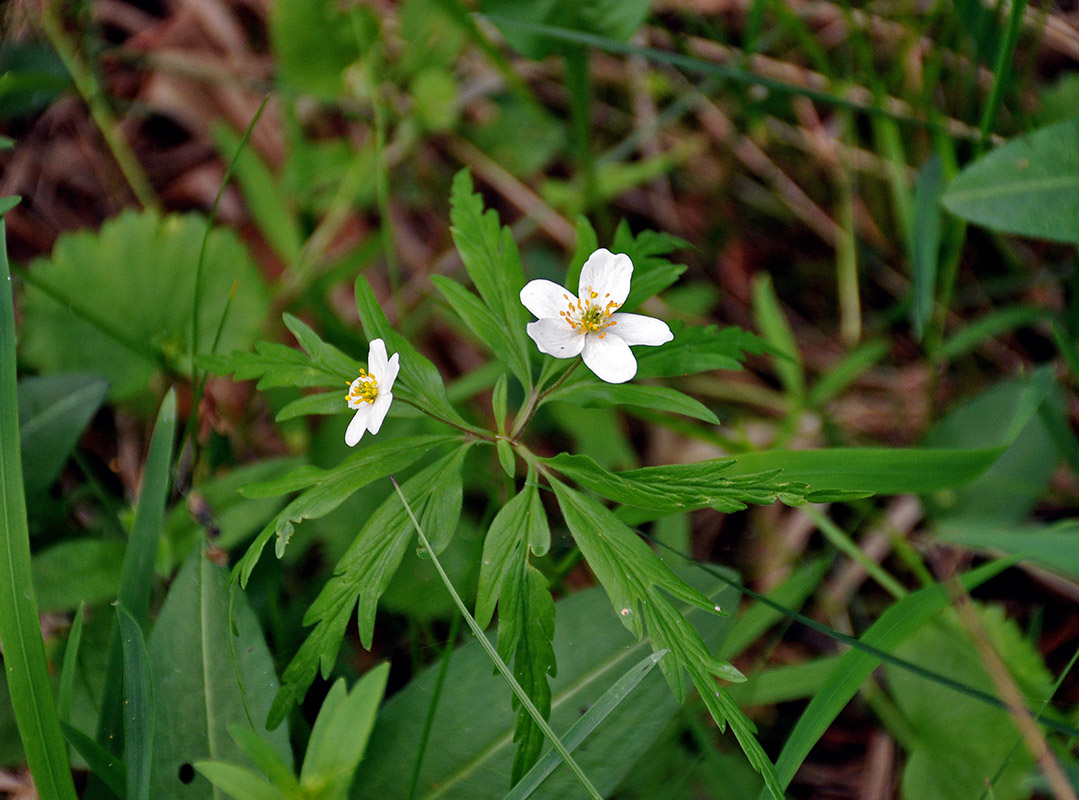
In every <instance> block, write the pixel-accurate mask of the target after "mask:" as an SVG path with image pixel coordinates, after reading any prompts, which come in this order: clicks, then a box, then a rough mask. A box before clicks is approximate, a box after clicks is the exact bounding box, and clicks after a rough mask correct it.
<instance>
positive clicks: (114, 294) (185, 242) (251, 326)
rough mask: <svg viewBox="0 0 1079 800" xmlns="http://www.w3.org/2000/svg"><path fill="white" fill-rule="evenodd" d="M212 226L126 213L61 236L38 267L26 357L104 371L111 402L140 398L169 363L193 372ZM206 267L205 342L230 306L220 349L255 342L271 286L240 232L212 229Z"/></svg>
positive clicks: (26, 322)
mask: <svg viewBox="0 0 1079 800" xmlns="http://www.w3.org/2000/svg"><path fill="white" fill-rule="evenodd" d="M205 230H206V222H205V220H204V219H202V218H201V217H199V216H198V215H196V214H185V215H182V216H181V215H169V216H166V217H163V218H162V217H159V216H157V215H156V214H154V213H152V212H149V211H144V212H134V211H127V212H124V213H123V214H120V216H118V217H114V218H113V219H111V220H109V221H108V222H106V223H105V224H104V225H102V227H101V229H100V230H99V231H97V232H91V231H79V232H77V233H69V234H65V235H63V236H61V237H60V238H59V239H58V240H57V242H56V244H55V246H54V247H53V252H52V256H51V257H50V258H48V259H39V260H38V261H36V262H34V264H33V265H31V268H30V271H31V273H32V274H33V281H32V282H29V283H28V284H27V287H26V297H25V301H24V303H23V307H22V311H23V315H24V317H23V326H22V333H23V341H22V347H23V356H24V357H25V358H26V360H27V362H28V363H30V364H31V365H33V366H34V367H35V368H37V369H38V370H39V371H40V372H43V373H51V372H92V373H95V374H98V375H103V376H105V377H106V378H108V379H109V382H110V390H109V396H110V398H112V399H113V400H136V399H137V400H140V401H142V402H146V401H147V400H148V399H149V398H150V396H151V395H150V392H151V383H152V379H153V378H154V376H155V375H158V374H159V373H160V371H161V366H162V364H163V363H168V364H169V365H170V366H171V368H173V369H177V370H181V371H184V372H187V371H189V370H190V369H191V365H190V362H189V359H188V356H189V354H190V351H191V324H192V319H191V316H192V304H193V302H194V297H195V273H196V270H195V269H194V265H195V264H196V263H197V262H198V259H199V248H200V245H201V243H202V238H203V234H204V232H205ZM202 273H203V274H202V286H201V291H200V298H201V300H200V303H201V307H200V309H199V332H198V333H199V343H200V346H202V347H205V348H207V349H208V348H209V345H210V343H211V342H213V341H214V338H215V335H216V333H217V328H218V325H219V323H220V322H221V319H222V316H223V314H224V312H225V307H226V305H228V307H229V313H228V317H227V319H226V320H225V325H224V328H223V330H222V332H221V338H220V344H219V347H220V349H221V350H222V351H228V350H232V349H236V348H239V349H244V348H246V347H248V346H249V345H250V344H251V343H252V342H253V341H254V339H255V337H256V335H257V334H258V332H259V330H260V329H261V328H262V325H263V320H264V319H265V318H266V312H267V310H268V308H269V292H268V290H267V289H266V285H265V283H264V282H263V280H262V276H261V275H260V274H259V272H258V270H257V269H256V267H255V265H254V264H253V263H252V262H251V259H250V257H249V256H248V253H247V250H246V248H245V247H244V245H243V243H242V242H241V241H240V239H239V238H238V237H237V236H236V235H235V234H234V233H233V232H232V231H230V230H227V229H224V228H215V229H214V230H212V231H211V233H210V236H209V239H208V240H207V245H206V258H205V263H204V269H203V271H202ZM234 283H235V284H236V290H235V294H233V293H232V289H233V284H234ZM39 286H47V287H49V293H46V292H45V291H44V290H42V289H41V288H39ZM53 295H55V297H54V296H53ZM230 297H231V299H230ZM58 298H61V299H58ZM90 320H93V322H91V321H90ZM117 320H121V321H122V323H123V325H122V328H119V327H117V325H116V321H117ZM116 332H119V334H120V335H119V336H118V335H117V333H116ZM133 348H134V349H133Z"/></svg>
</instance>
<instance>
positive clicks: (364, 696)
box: [300, 663, 390, 797]
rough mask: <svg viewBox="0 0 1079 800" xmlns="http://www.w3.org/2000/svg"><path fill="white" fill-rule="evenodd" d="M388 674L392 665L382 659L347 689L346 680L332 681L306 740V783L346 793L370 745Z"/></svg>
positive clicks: (303, 780)
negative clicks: (369, 738) (368, 742)
mask: <svg viewBox="0 0 1079 800" xmlns="http://www.w3.org/2000/svg"><path fill="white" fill-rule="evenodd" d="M389 674H390V665H389V664H388V663H383V664H379V665H378V666H377V667H375V668H374V669H373V670H371V671H370V672H368V673H367V674H366V675H364V676H363V677H362V678H361V679H360V680H359V681H357V682H356V685H355V686H353V687H352V690H351V691H349V692H347V693H346V692H345V685H344V681H343V680H338V681H337V682H336V683H335V684H334V685H333V688H332V689H331V690H330V694H329V695H327V698H326V701H324V702H323V704H322V709H321V710H320V711H319V714H318V719H316V720H315V726H314V728H313V729H312V730H311V738H310V739H309V740H308V743H307V755H306V756H305V757H304V762H303V770H302V771H301V772H300V782H301V783H302V784H303V785H305V786H319V787H329V791H328V793H329V794H330V795H331V796H334V797H337V796H340V797H344V796H345V793H346V791H347V790H348V787H349V785H350V784H351V783H352V776H353V774H354V773H355V772H356V767H357V766H358V765H359V763H360V759H361V758H363V753H364V750H366V749H367V741H368V737H370V735H371V728H373V727H374V724H375V715H376V714H377V713H378V707H379V704H380V703H381V702H382V695H383V694H384V693H385V691H386V679H387V678H388V677H389ZM331 698H332V699H333V702H330V700H331Z"/></svg>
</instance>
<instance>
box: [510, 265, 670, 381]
mask: <svg viewBox="0 0 1079 800" xmlns="http://www.w3.org/2000/svg"><path fill="white" fill-rule="evenodd" d="M632 277H633V262H632V261H630V259H629V256H627V255H626V254H625V253H619V254H617V255H615V254H614V253H612V252H611V251H610V250H605V249H603V248H600V249H599V250H597V251H596V252H594V253H593V254H592V255H590V256H589V257H588V260H587V261H586V262H585V263H584V267H583V268H582V269H581V282H580V286H579V288H578V291H577V294H576V295H574V294H573V293H572V292H570V291H569V290H568V289H564V288H562V287H561V286H559V285H558V284H557V283H553V282H551V281H542V280H540V281H530V282H529V283H528V285H527V286H525V288H523V289H522V290H521V302H522V303H524V306H525V308H527V309H528V310H529V311H531V312H532V313H533V314H535V315H536V316H537V317H538V318H539V319H538V320H537V321H536V322H530V323H528V328H527V330H528V335H529V336H531V337H532V340H533V341H534V342H535V343H536V346H537V347H539V349H540V352H541V353H546V354H547V355H551V356H554V357H555V358H573V357H574V356H577V355H579V356H581V358H583V359H584V363H585V364H586V365H587V366H588V368H589V369H590V370H592V371H593V372H594V373H596V376H597V377H598V378H600V379H601V380H604V381H607V382H608V383H625V382H626V381H628V380H629V379H630V378H632V377H633V376H634V375H636V374H637V359H636V358H634V357H633V351H632V350H630V349H629V347H630V345H635V344H647V345H658V344H663V343H665V342H669V341H670V340H671V339H673V338H674V335H673V334H672V333H671V329H670V328H668V327H667V323H666V322H663V321H662V320H658V319H655V318H653V317H644V316H641V315H640V314H622V313H618V309H619V308H621V306H622V304H623V303H624V302H626V297H627V296H628V295H629V284H630V280H631V278H632Z"/></svg>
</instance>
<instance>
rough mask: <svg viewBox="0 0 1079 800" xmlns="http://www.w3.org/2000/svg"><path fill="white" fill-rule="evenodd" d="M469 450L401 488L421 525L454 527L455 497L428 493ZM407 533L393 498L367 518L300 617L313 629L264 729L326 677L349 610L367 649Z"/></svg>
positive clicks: (456, 452)
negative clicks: (319, 673) (354, 614)
mask: <svg viewBox="0 0 1079 800" xmlns="http://www.w3.org/2000/svg"><path fill="white" fill-rule="evenodd" d="M469 446H470V445H469V444H464V445H462V446H461V447H458V448H457V449H456V450H454V451H453V452H452V453H450V454H449V455H446V456H444V457H443V458H441V459H439V460H438V461H436V462H435V463H434V464H431V465H430V466H429V467H427V468H426V469H423V470H421V471H420V472H418V473H417V474H416V475H414V476H413V477H412V478H410V479H409V480H408V481H406V482H405V484H404V486H403V487H402V491H404V493H405V496H406V497H407V498H408V499H409V503H410V504H411V506H412V509H413V511H414V512H415V513H417V515H418V516H419V517H420V519H421V520H423V521H424V522H425V523H427V524H432V523H433V524H438V525H442V526H444V527H446V528H449V529H455V528H456V527H457V515H459V514H460V513H461V505H460V497H459V496H458V497H457V498H456V503H455V504H453V503H451V504H449V505H447V504H446V498H445V497H442V496H438V495H436V494H434V492H433V491H432V489H433V487H434V486H435V485H436V479H437V478H438V477H439V476H440V475H442V474H443V473H444V472H449V471H456V472H457V473H458V474H459V473H460V470H461V464H462V462H463V460H464V457H465V454H466V453H467V451H468V448H469ZM417 457H418V456H417ZM383 474H386V473H383ZM316 488H317V487H316ZM450 499H451V500H452V499H453V498H450ZM286 511H287V509H286ZM413 533H414V531H413V527H412V521H411V520H410V519H409V517H408V514H407V512H406V511H405V507H404V505H402V503H401V501H400V499H399V498H398V497H397V495H396V494H391V495H390V496H389V497H387V498H386V499H385V500H384V501H383V502H382V504H381V505H380V506H379V507H378V508H377V509H375V511H374V512H373V513H372V514H371V516H370V517H368V518H367V521H366V523H365V524H364V526H363V527H362V528H361V529H360V531H359V533H357V534H356V538H355V540H354V541H353V542H352V546H351V547H349V549H348V551H347V552H346V553H345V555H344V556H343V557H342V558H341V560H340V561H339V562H338V564H337V566H336V567H335V569H334V576H333V577H332V578H331V579H330V580H329V581H327V582H326V585H325V586H323V587H322V591H321V592H320V593H319V595H318V597H317V598H316V599H315V602H314V603H312V605H311V606H310V608H308V609H307V613H306V614H305V615H304V620H303V621H304V624H305V625H314V626H315V628H314V630H313V631H311V633H310V634H309V635H308V637H307V639H306V640H305V641H304V643H303V644H302V645H301V646H300V649H299V651H298V652H297V653H296V655H295V656H294V657H293V659H292V661H291V662H290V663H289V665H288V667H287V668H286V669H285V673H284V675H283V676H282V685H281V689H280V690H279V691H278V692H277V696H276V697H275V698H274V700H273V705H272V707H271V708H270V712H269V718H268V721H267V725H268V726H269V727H270V728H271V729H272V728H276V727H277V725H279V724H280V722H281V721H282V720H283V719H284V718H285V717H286V716H287V714H288V712H289V710H290V709H291V708H292V706H293V705H294V704H296V703H297V702H299V701H300V700H301V699H303V696H304V694H305V693H306V692H307V688H308V687H309V686H310V685H311V682H312V681H313V680H314V679H315V673H316V672H317V671H318V670H319V668H320V666H321V670H322V675H323V677H326V676H328V675H329V674H330V670H331V669H332V668H333V664H334V661H335V660H336V658H337V651H338V649H339V648H340V647H341V639H342V637H343V636H344V634H345V626H346V625H347V624H348V621H349V619H351V617H352V611H353V609H354V608H356V609H357V622H358V626H359V633H360V643H361V644H362V645H363V646H364V647H365V648H368V649H370V647H371V638H372V636H373V634H374V627H375V611H376V610H377V608H378V600H379V597H381V596H382V593H383V592H384V591H386V587H387V586H388V585H389V582H390V579H391V578H392V577H393V573H394V572H395V571H396V569H397V567H398V565H399V564H400V563H401V558H402V557H403V556H404V553H405V548H407V547H408V545H409V543H410V542H411V541H412V537H413Z"/></svg>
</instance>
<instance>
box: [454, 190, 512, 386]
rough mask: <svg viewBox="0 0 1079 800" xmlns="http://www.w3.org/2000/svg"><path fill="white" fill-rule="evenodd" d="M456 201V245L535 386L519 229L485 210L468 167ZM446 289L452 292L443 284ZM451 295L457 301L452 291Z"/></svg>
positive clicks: (507, 352) (506, 345)
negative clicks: (515, 233) (515, 234)
mask: <svg viewBox="0 0 1079 800" xmlns="http://www.w3.org/2000/svg"><path fill="white" fill-rule="evenodd" d="M450 203H451V206H452V208H451V211H450V220H451V221H452V223H453V227H452V228H451V229H450V230H451V232H452V234H453V241H454V244H455V245H456V246H457V251H458V252H459V253H460V254H461V260H462V261H463V262H464V265H465V269H466V270H467V271H468V275H469V277H470V278H472V282H473V283H474V284H475V285H476V289H477V290H478V291H479V293H480V297H482V298H483V302H484V304H485V305H486V306H487V308H488V309H490V311H491V312H493V315H494V323H495V324H496V325H497V326H499V327H500V328H501V332H502V335H501V337H499V338H501V339H503V340H504V341H503V343H501V345H500V349H501V350H502V351H504V355H503V354H500V355H501V357H502V358H503V360H504V361H505V362H506V365H507V366H508V367H509V368H510V370H511V371H512V372H513V374H514V375H516V376H517V379H518V380H520V381H521V384H522V385H523V386H525V387H526V389H527V388H528V387H530V386H531V385H532V380H531V377H532V371H531V366H530V362H529V350H528V347H527V344H526V341H525V323H526V322H527V321H528V315H527V314H526V312H525V308H524V306H523V305H522V304H521V299H520V293H521V289H522V288H523V287H524V285H525V278H524V271H523V270H522V268H521V256H520V254H519V253H518V252H517V243H516V242H515V241H514V239H513V232H512V231H511V230H510V229H509V228H506V227H502V225H501V223H500V222H499V219H498V213H497V212H496V211H494V210H493V209H488V210H486V211H485V210H484V208H483V198H482V197H480V196H479V195H478V194H475V193H473V187H472V176H471V175H470V174H469V172H468V170H461V171H460V172H458V173H457V175H456V176H455V177H454V179H453V189H452V192H451V195H450ZM443 283H445V282H443ZM440 291H442V292H443V294H444V295H446V292H445V291H443V287H440ZM447 299H448V300H450V301H451V302H453V298H451V297H449V296H448V295H447ZM467 321H468V320H467V319H466V322H467ZM470 325H471V323H470ZM477 333H479V331H477ZM480 335H481V337H482V338H484V339H485V341H487V342H488V343H490V344H491V346H492V348H493V347H494V346H495V344H496V342H495V341H494V340H493V339H491V338H489V337H486V336H483V334H480Z"/></svg>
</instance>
